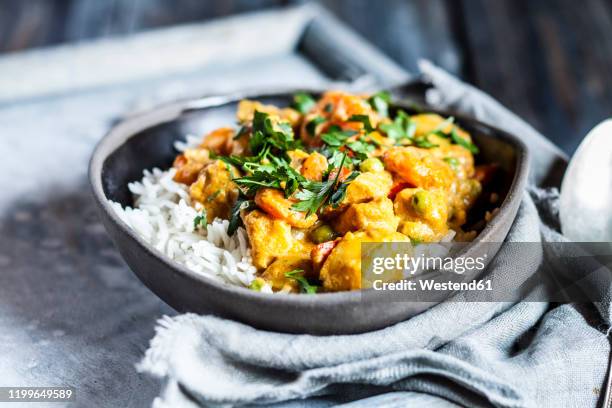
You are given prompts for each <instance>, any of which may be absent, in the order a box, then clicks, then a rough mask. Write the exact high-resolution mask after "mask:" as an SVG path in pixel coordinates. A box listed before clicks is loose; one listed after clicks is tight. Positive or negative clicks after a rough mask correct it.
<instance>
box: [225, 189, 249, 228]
mask: <svg viewBox="0 0 612 408" xmlns="http://www.w3.org/2000/svg"><path fill="white" fill-rule="evenodd" d="M253 208H255V202H254V201H253V200H250V199H249V198H248V197H246V196H245V195H244V194H243V193H242V192H241V191H239V192H238V199H237V200H236V202H235V203H234V206H233V207H232V212H231V214H230V220H229V225H228V227H227V233H228V234H229V235H234V232H236V230H237V229H238V227H241V226H244V224H243V222H242V218H241V217H240V211H242V210H250V209H253Z"/></svg>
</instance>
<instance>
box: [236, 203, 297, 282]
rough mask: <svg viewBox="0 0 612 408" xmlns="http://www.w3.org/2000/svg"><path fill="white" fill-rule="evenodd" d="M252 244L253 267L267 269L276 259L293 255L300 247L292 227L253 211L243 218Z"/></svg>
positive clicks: (260, 212)
mask: <svg viewBox="0 0 612 408" xmlns="http://www.w3.org/2000/svg"><path fill="white" fill-rule="evenodd" d="M242 220H243V221H244V226H245V227H246V231H247V235H248V237H249V242H250V244H251V256H252V258H253V265H255V267H256V268H258V269H260V270H261V269H265V268H267V267H268V266H269V265H270V264H271V263H272V262H273V261H274V260H275V259H277V258H279V257H283V256H286V255H288V254H291V253H292V252H293V251H294V250H295V248H296V247H297V246H298V245H297V242H296V239H295V238H294V237H293V235H292V234H291V226H290V225H289V224H287V223H286V222H285V221H282V220H278V219H274V218H272V217H270V216H269V215H267V214H266V213H264V212H262V211H259V210H253V211H251V212H249V213H246V214H244V215H243V216H242Z"/></svg>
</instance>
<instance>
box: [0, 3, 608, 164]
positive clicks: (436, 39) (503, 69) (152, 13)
mask: <svg viewBox="0 0 612 408" xmlns="http://www.w3.org/2000/svg"><path fill="white" fill-rule="evenodd" d="M308 1H309V0H210V1H200V0H147V1H140V0H107V1H97V0H28V1H27V2H24V1H20V0H0V52H3V51H4V52H7V51H17V50H21V49H24V48H29V47H37V46H44V45H50V44H57V43H61V42H68V41H81V40H84V39H91V38H99V37H107V36H115V35H122V34H129V33H132V32H135V31H140V30H145V29H150V28H153V27H160V26H167V25H172V24H177V23H182V22H190V21H200V20H207V19H212V18H215V17H220V16H225V15H229V14H234V13H240V12H247V11H253V10H258V9H261V8H269V7H281V6H286V5H289V4H298V3H306V2H308ZM316 1H318V2H319V3H321V4H323V5H324V6H325V7H327V8H329V9H330V10H331V11H333V12H334V13H335V14H336V15H337V16H339V17H340V18H341V19H343V20H344V21H346V22H347V23H348V25H349V26H350V27H352V28H353V29H355V30H356V31H357V32H360V33H361V34H362V35H363V36H364V37H366V38H367V39H368V40H370V41H371V42H372V43H373V44H375V45H376V46H378V47H379V48H381V49H382V50H383V51H384V52H385V53H387V54H388V55H390V56H391V57H392V58H393V59H395V60H396V61H397V62H399V63H400V64H401V65H402V66H403V67H405V68H407V69H408V70H410V71H413V72H414V71H415V70H416V62H417V60H418V59H419V58H428V59H431V60H433V61H434V62H435V63H437V64H438V65H440V66H442V67H444V68H445V69H447V70H449V71H451V72H453V73H455V74H457V75H459V76H461V77H462V78H464V79H465V80H467V81H470V82H472V83H474V84H475V85H476V86H478V87H480V88H482V89H484V90H485V91H487V92H489V93H490V94H492V95H493V96H494V97H496V98H497V99H499V100H500V101H501V102H503V103H504V104H506V105H507V106H508V107H510V108H511V109H512V110H514V111H515V112H517V113H518V114H520V115H521V116H523V117H525V118H526V119H527V120H528V121H529V122H531V123H532V124H533V125H534V126H535V127H536V128H538V129H539V130H540V131H542V132H543V133H544V134H546V135H547V136H548V137H549V138H550V139H552V140H553V141H554V142H555V143H557V144H559V145H560V146H561V147H562V148H563V149H564V150H565V151H567V152H570V153H571V152H573V150H574V149H575V148H576V146H577V145H578V143H579V142H580V140H581V138H582V137H583V136H584V134H585V132H586V131H587V130H588V129H590V128H591V127H592V126H594V125H595V124H596V123H597V122H598V121H600V120H602V119H603V118H605V117H607V116H610V115H611V114H612V82H611V81H609V75H610V73H611V72H612V35H610V33H611V32H612V2H610V1H609V0H583V1H581V2H575V1H571V0H559V1H557V0H541V1H537V2H534V1H529V0H498V1H494V2H492V1H486V0H382V1H378V2H372V1H369V0H316Z"/></svg>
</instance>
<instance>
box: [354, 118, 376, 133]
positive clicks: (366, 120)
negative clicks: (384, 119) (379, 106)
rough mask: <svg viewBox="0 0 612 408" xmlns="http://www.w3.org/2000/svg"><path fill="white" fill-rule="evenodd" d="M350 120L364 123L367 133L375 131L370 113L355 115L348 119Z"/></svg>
mask: <svg viewBox="0 0 612 408" xmlns="http://www.w3.org/2000/svg"><path fill="white" fill-rule="evenodd" d="M348 121H349V122H360V123H363V128H364V129H365V131H366V133H370V132H372V131H374V128H373V127H372V123H371V122H370V117H369V116H368V115H353V116H351V117H350V118H349V119H348Z"/></svg>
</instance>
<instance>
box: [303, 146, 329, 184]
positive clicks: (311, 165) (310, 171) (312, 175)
mask: <svg viewBox="0 0 612 408" xmlns="http://www.w3.org/2000/svg"><path fill="white" fill-rule="evenodd" d="M326 170H327V159H326V158H325V156H323V155H322V154H321V153H318V152H314V153H311V154H310V155H309V156H308V157H307V158H306V160H304V162H303V163H302V168H301V170H300V172H301V173H302V176H304V177H306V178H307V179H308V180H313V181H321V180H323V174H324V173H325V171H326Z"/></svg>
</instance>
